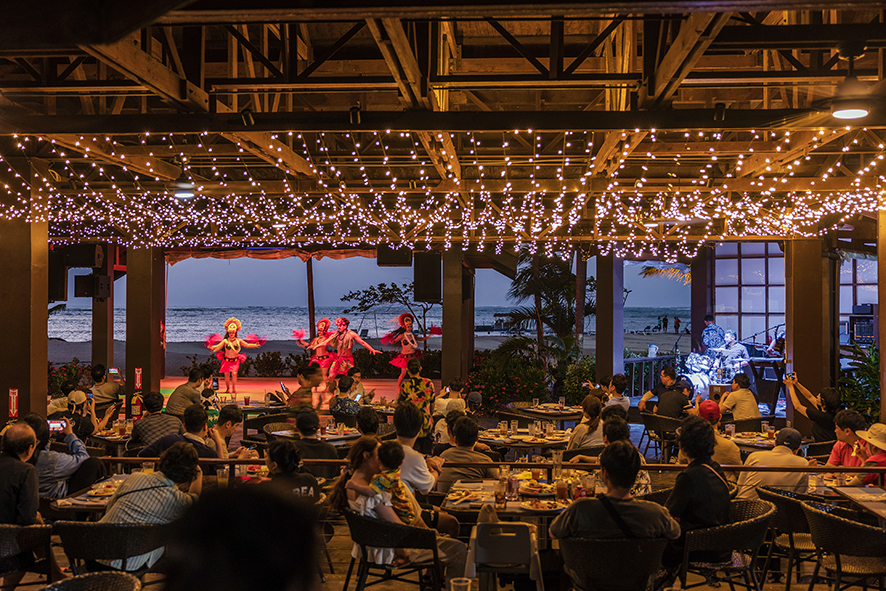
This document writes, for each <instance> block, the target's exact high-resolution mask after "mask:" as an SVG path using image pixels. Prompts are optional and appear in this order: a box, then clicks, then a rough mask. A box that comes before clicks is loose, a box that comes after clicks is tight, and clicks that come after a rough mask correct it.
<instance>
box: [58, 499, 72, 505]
mask: <svg viewBox="0 0 886 591" xmlns="http://www.w3.org/2000/svg"><path fill="white" fill-rule="evenodd" d="M56 503H58V506H59V507H70V506H71V505H73V503H72V502H71V501H69V500H68V499H59V500H58V501H56Z"/></svg>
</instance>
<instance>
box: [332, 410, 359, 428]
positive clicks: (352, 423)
mask: <svg viewBox="0 0 886 591" xmlns="http://www.w3.org/2000/svg"><path fill="white" fill-rule="evenodd" d="M332 418H333V419H335V424H336V425H337V424H339V423H344V425H345V427H347V428H349V429H354V428H356V427H357V415H349V414H345V413H341V412H333V413H332Z"/></svg>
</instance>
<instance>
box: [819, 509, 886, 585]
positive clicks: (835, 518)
mask: <svg viewBox="0 0 886 591" xmlns="http://www.w3.org/2000/svg"><path fill="white" fill-rule="evenodd" d="M803 512H804V513H805V514H806V521H807V522H808V523H809V530H810V532H811V533H812V543H813V544H815V549H816V552H817V555H818V560H817V562H816V564H815V570H814V571H813V573H812V578H813V579H815V577H817V576H818V574H819V571H820V570H821V569H822V568H824V570H825V572H826V573H827V576H828V577H829V578H831V579H833V580H834V588H835V589H842V588H844V587H843V586H847V587H848V586H849V585H848V584H847V583H845V582H843V577H844V576H849V577H854V578H856V579H857V580H856V581H855V582H854V583H853V584H855V585H859V584H864V579H866V578H868V577H877V578H879V579H880V589H883V584H882V581H883V577H886V531H884V530H883V529H882V528H880V527H876V526H870V525H865V524H863V523H857V522H853V521H850V520H849V519H845V518H843V517H840V516H839V515H836V514H835V512H834V508H833V507H831V506H830V505H822V504H820V503H812V502H809V501H807V502H804V503H803ZM841 585H843V586H841ZM865 588H867V587H866V586H865Z"/></svg>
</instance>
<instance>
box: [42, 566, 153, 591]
mask: <svg viewBox="0 0 886 591" xmlns="http://www.w3.org/2000/svg"><path fill="white" fill-rule="evenodd" d="M141 588H142V583H141V581H139V580H138V578H136V577H134V576H132V575H130V574H129V573H122V572H116V571H111V572H101V573H87V574H85V575H78V576H76V577H71V578H70V579H65V580H64V581H59V582H58V583H53V584H52V585H49V586H47V587H43V589H42V591H140V590H141Z"/></svg>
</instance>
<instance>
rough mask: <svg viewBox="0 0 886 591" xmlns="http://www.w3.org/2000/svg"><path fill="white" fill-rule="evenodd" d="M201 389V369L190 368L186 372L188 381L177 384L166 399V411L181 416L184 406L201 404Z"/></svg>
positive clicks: (183, 412)
mask: <svg viewBox="0 0 886 591" xmlns="http://www.w3.org/2000/svg"><path fill="white" fill-rule="evenodd" d="M202 391H203V370H202V369H198V368H196V367H195V368H192V369H191V371H190V372H189V373H188V381H187V382H185V383H184V384H181V385H180V386H178V387H177V388H176V389H175V390H173V391H172V394H170V395H169V400H167V401H166V412H168V413H169V414H171V415H173V416H176V417H179V418H182V417H183V416H184V414H185V409H186V408H188V407H189V406H191V405H192V404H202V402H203V396H202V394H201V392H202Z"/></svg>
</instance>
